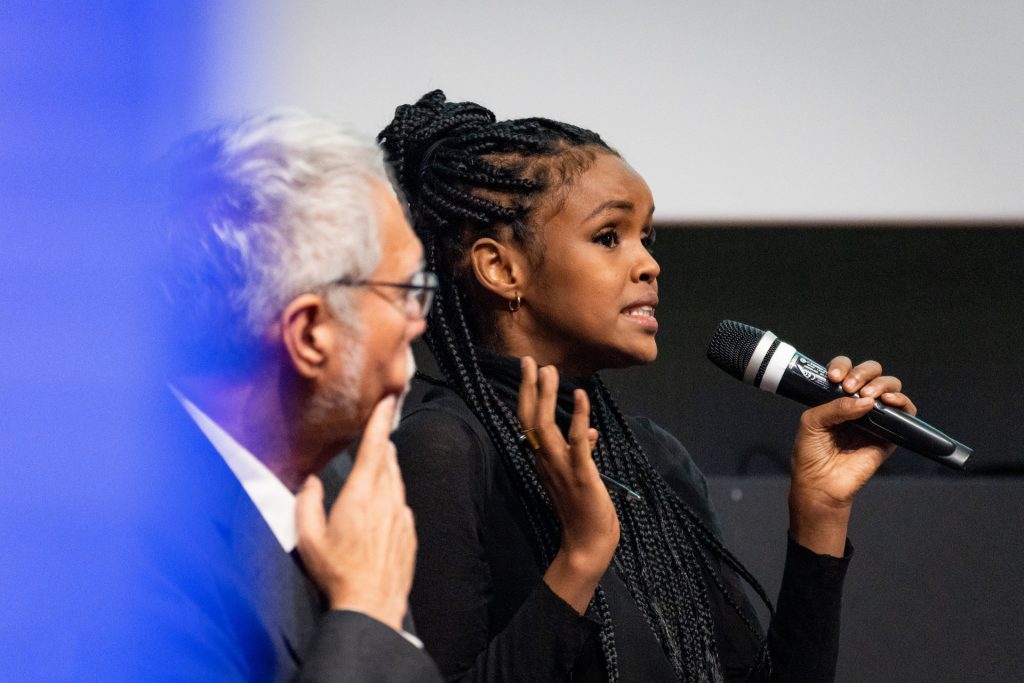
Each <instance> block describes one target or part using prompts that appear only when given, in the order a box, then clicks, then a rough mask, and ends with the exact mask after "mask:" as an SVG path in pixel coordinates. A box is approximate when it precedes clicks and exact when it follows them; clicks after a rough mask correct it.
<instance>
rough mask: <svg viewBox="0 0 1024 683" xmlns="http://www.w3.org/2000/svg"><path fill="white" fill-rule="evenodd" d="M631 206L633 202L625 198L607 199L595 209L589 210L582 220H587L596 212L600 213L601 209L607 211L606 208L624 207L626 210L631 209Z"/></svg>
mask: <svg viewBox="0 0 1024 683" xmlns="http://www.w3.org/2000/svg"><path fill="white" fill-rule="evenodd" d="M633 208H634V206H633V202H631V201H628V200H625V199H609V200H608V201H606V202H605V203H603V204H601V205H600V206H598V207H597V208H596V209H594V210H593V211H591V212H590V214H589V215H588V216H587V218H586V219H584V220H589V219H591V218H593V217H594V216H596V215H597V214H599V213H601V212H602V211H607V210H608V209H625V210H627V211H632V210H633Z"/></svg>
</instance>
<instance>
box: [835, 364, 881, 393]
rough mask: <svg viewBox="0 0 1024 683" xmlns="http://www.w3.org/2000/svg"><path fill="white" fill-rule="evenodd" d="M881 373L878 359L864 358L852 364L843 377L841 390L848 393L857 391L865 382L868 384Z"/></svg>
mask: <svg viewBox="0 0 1024 683" xmlns="http://www.w3.org/2000/svg"><path fill="white" fill-rule="evenodd" d="M881 374H882V366H881V364H879V363H878V361H873V360H866V361H864V362H863V363H860V364H859V365H856V366H854V367H853V368H852V369H851V370H850V371H849V372H848V373H846V375H845V376H844V377H843V380H842V382H843V391H845V392H846V393H848V394H853V393H855V392H858V391H860V390H861V388H862V387H863V386H864V385H865V384H868V383H869V382H871V381H872V380H873V379H875V378H876V377H878V376H879V375H881Z"/></svg>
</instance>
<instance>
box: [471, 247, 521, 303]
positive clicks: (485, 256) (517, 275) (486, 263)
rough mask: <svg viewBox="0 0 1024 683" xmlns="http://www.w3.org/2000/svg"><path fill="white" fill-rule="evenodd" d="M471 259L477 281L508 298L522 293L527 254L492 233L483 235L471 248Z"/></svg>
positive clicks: (508, 299)
mask: <svg viewBox="0 0 1024 683" xmlns="http://www.w3.org/2000/svg"><path fill="white" fill-rule="evenodd" d="M469 260H470V263H471V264H472V267H473V274H474V275H475V276H476V280H477V282H479V283H480V285H481V286H483V287H484V288H485V289H487V290H488V291H490V292H492V293H494V294H496V295H498V296H499V297H501V298H502V299H505V300H506V301H512V300H513V299H515V298H516V295H517V294H521V293H522V289H523V286H524V282H523V278H524V277H525V275H526V268H525V267H524V261H525V256H524V255H523V254H522V252H520V251H519V250H518V249H515V248H513V247H509V246H507V245H505V244H502V243H501V242H499V241H497V240H495V239H492V238H490V237H481V238H480V239H478V240H477V241H476V242H473V246H471V247H470V248H469Z"/></svg>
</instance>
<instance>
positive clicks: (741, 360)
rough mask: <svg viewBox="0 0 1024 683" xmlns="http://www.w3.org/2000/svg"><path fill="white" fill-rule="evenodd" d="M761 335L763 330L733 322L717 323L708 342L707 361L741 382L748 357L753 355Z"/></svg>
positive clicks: (748, 360)
mask: <svg viewBox="0 0 1024 683" xmlns="http://www.w3.org/2000/svg"><path fill="white" fill-rule="evenodd" d="M763 335H764V330H759V329H757V328H756V327H751V326H750V325H744V324H743V323H738V322H736V321H735V320H723V321H722V322H720V323H718V327H717V328H715V333H714V334H713V335H711V341H710V342H708V360H710V361H711V362H712V363H714V364H715V365H717V366H718V367H720V368H722V369H723V370H725V371H726V372H728V373H729V374H730V375H732V376H733V377H735V378H736V379H738V380H742V379H743V373H744V371H745V370H746V368H747V365H748V364H749V363H750V357H751V356H753V355H754V349H755V348H757V343H758V342H759V341H760V340H761V337H762V336H763Z"/></svg>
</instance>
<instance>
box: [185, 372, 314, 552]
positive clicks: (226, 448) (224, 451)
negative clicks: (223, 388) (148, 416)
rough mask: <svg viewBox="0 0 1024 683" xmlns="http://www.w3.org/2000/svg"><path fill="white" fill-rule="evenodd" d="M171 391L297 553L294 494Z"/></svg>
mask: <svg viewBox="0 0 1024 683" xmlns="http://www.w3.org/2000/svg"><path fill="white" fill-rule="evenodd" d="M171 391H172V392H173V393H174V395H175V396H176V397H177V399H178V400H179V401H180V402H181V405H182V406H184V408H185V410H186V411H187V412H188V414H189V415H190V416H191V417H192V419H193V420H195V423H196V425H198V427H199V429H200V430H201V431H202V432H203V434H205V435H206V438H207V439H209V440H210V443H211V444H213V447H214V448H216V449H217V452H218V453H220V455H221V457H222V458H224V462H226V463H227V465H228V467H230V468H231V471H232V472H234V474H235V476H236V477H237V478H238V481H239V483H241V484H242V488H243V489H245V492H246V493H247V494H249V498H251V499H252V502H253V504H254V505H255V506H256V509H257V510H259V511H260V515H261V516H262V517H263V519H264V520H265V521H266V523H267V526H269V527H270V530H271V531H272V532H274V536H275V537H277V540H278V542H279V543H280V544H281V547H282V548H284V551H285V552H286V553H290V552H291V551H292V550H294V549H295V544H296V533H295V494H294V493H292V492H291V491H289V490H288V487H287V486H285V485H284V484H282V483H281V480H280V479H278V478H277V477H276V476H275V475H274V473H273V472H271V471H270V469H269V468H268V467H267V466H266V465H264V464H263V463H262V462H261V461H260V460H259V458H257V457H256V456H255V455H253V454H252V453H250V452H249V451H248V449H246V447H245V446H243V445H242V444H240V443H238V441H236V440H235V439H234V438H233V437H232V436H231V435H230V434H228V433H227V432H226V431H224V429H223V428H222V427H221V426H220V425H218V424H217V423H216V422H214V421H213V420H212V419H211V418H210V417H209V416H208V415H207V414H206V413H204V412H203V411H201V410H200V409H199V408H198V407H196V405H195V404H194V403H192V402H191V401H189V400H188V399H187V398H185V397H184V396H183V395H182V393H181V392H180V391H178V390H177V389H176V388H175V387H173V386H172V387H171Z"/></svg>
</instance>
